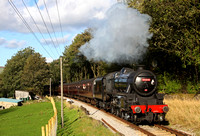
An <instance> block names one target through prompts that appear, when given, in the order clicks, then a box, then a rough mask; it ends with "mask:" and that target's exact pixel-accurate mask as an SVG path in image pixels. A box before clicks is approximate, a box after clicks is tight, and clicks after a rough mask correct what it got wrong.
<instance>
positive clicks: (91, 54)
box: [79, 4, 153, 63]
mask: <svg viewBox="0 0 200 136" xmlns="http://www.w3.org/2000/svg"><path fill="white" fill-rule="evenodd" d="M150 21H151V17H150V16H149V15H146V14H141V13H140V12H139V11H138V10H136V9H133V8H128V7H127V5H124V4H116V5H113V6H112V7H111V8H110V9H109V10H108V11H107V13H106V16H105V17H104V19H103V20H101V21H100V22H97V23H95V25H93V26H92V28H93V31H92V36H93V38H92V39H91V40H90V41H89V42H88V43H86V44H85V45H83V46H81V48H80V49H79V50H80V52H81V53H82V54H83V55H84V56H86V57H87V59H88V60H93V61H100V60H101V61H105V62H107V63H110V62H113V63H132V62H137V61H138V60H140V59H141V57H142V55H143V54H144V53H145V52H146V49H147V47H148V46H149V45H148V42H147V40H148V39H150V38H151V37H152V35H153V34H151V33H149V22H150Z"/></svg>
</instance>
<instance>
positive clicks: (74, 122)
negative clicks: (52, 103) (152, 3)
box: [56, 102, 117, 136]
mask: <svg viewBox="0 0 200 136" xmlns="http://www.w3.org/2000/svg"><path fill="white" fill-rule="evenodd" d="M56 107H57V110H58V132H57V135H58V136H61V135H62V136H74V135H76V136H105V135H106V136H114V135H117V134H113V133H112V132H111V131H110V130H109V129H108V128H106V127H105V126H104V125H103V124H102V123H101V122H99V121H97V120H94V119H92V118H90V117H88V116H87V115H85V113H84V112H83V111H81V110H80V109H79V108H78V107H75V106H71V105H69V104H67V105H65V108H64V128H61V118H60V102H56Z"/></svg>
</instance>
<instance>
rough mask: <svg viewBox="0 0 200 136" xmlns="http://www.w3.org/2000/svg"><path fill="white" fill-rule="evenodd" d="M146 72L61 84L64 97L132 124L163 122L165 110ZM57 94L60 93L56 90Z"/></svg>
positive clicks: (126, 71)
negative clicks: (86, 103)
mask: <svg viewBox="0 0 200 136" xmlns="http://www.w3.org/2000/svg"><path fill="white" fill-rule="evenodd" d="M156 88H157V79H156V76H155V75H154V74H153V73H152V72H151V71H149V70H144V69H143V68H141V67H140V68H138V69H137V70H133V69H130V68H123V69H122V70H121V71H118V72H113V73H109V74H107V75H105V76H103V77H99V78H93V79H88V80H83V81H80V82H74V83H69V84H64V95H65V96H70V97H75V98H78V99H81V100H85V101H87V102H90V103H92V104H95V105H96V106H98V107H100V108H102V109H105V110H109V111H110V112H111V113H113V114H115V115H117V116H119V117H122V118H124V119H126V120H130V121H132V122H134V123H139V122H141V121H148V122H162V121H165V114H166V113H167V112H168V109H169V108H168V106H167V105H165V104H164V103H163V99H164V94H160V93H158V92H157V91H156ZM59 92H60V89H59Z"/></svg>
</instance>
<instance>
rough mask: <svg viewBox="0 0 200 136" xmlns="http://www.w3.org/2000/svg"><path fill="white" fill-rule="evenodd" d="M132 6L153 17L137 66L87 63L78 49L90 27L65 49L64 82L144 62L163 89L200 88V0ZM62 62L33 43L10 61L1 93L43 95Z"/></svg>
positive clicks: (140, 1)
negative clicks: (47, 56)
mask: <svg viewBox="0 0 200 136" xmlns="http://www.w3.org/2000/svg"><path fill="white" fill-rule="evenodd" d="M128 6H129V7H130V8H136V9H138V10H139V11H140V12H141V13H144V14H148V15H150V16H151V17H152V21H151V27H150V32H151V33H153V37H152V38H151V39H150V40H149V41H148V42H149V47H148V51H147V52H146V54H145V55H144V56H143V60H142V61H141V62H138V63H134V64H113V63H112V64H108V63H105V62H102V61H99V62H93V61H88V60H87V59H86V57H84V56H83V55H82V54H81V53H80V52H79V48H80V47H81V46H82V45H84V44H85V43H86V42H88V41H90V39H91V38H92V35H91V31H92V28H90V29H87V30H85V31H84V32H82V33H81V34H78V35H77V36H76V37H75V38H74V40H73V41H72V44H71V45H66V47H65V50H64V52H63V72H64V73H63V74H64V81H65V82H73V81H79V80H84V79H89V78H93V77H99V76H102V75H105V74H106V73H109V72H112V71H117V70H120V69H121V68H122V67H131V68H134V67H135V65H137V64H143V65H145V66H146V68H147V69H150V70H152V71H154V72H155V73H156V75H157V76H158V80H159V87H158V90H159V91H160V92H164V93H197V92H198V91H200V83H199V79H200V43H199V42H200V18H199V17H200V3H199V2H198V1H197V0H130V1H129V2H128ZM124 21H126V20H124ZM152 64H153V65H152ZM59 65H60V64H59V59H58V60H54V61H53V62H52V63H50V64H47V63H46V62H45V58H43V57H42V56H41V55H40V54H39V53H36V52H35V51H34V49H32V48H30V47H28V48H26V49H24V50H21V51H19V52H18V53H17V54H15V55H14V56H13V57H12V58H11V59H10V60H8V61H7V64H6V66H5V69H4V72H3V73H2V74H1V75H0V79H1V80H0V91H1V92H0V97H1V96H7V97H8V96H13V92H14V90H28V91H32V92H35V93H37V94H43V92H44V86H45V85H48V84H49V81H48V80H49V78H50V77H51V78H52V84H53V85H54V86H56V85H59V81H60V73H59V71H60V70H59V68H60V66H59ZM155 66H156V67H155ZM54 89H55V88H54Z"/></svg>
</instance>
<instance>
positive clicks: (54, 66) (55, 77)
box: [49, 60, 60, 94]
mask: <svg viewBox="0 0 200 136" xmlns="http://www.w3.org/2000/svg"><path fill="white" fill-rule="evenodd" d="M49 71H50V77H51V85H52V92H53V94H54V92H55V90H56V89H57V88H56V87H57V86H58V85H59V84H60V61H59V60H54V61H53V62H51V63H50V64H49Z"/></svg>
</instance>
